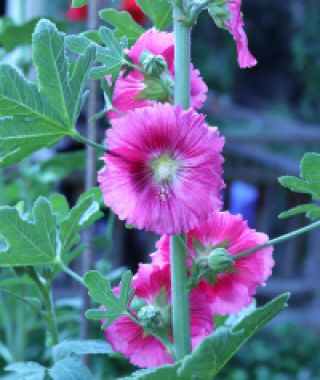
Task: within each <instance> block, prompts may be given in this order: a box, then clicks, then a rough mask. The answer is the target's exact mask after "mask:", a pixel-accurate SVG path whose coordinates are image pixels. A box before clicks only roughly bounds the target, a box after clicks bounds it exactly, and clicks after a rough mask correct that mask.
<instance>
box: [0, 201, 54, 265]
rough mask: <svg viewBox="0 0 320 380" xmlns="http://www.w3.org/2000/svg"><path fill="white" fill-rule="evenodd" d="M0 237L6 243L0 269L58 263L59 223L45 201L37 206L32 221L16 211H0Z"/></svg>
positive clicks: (1, 254)
mask: <svg viewBox="0 0 320 380" xmlns="http://www.w3.org/2000/svg"><path fill="white" fill-rule="evenodd" d="M0 234H1V235H2V236H3V238H4V239H5V241H6V243H7V247H6V248H5V249H1V250H0V266H25V265H43V264H50V263H53V262H54V260H55V255H56V248H57V242H58V234H57V229H56V219H55V216H54V214H53V210H52V208H51V205H50V203H49V201H48V200H47V199H46V198H43V197H40V198H39V199H38V200H37V201H36V202H35V204H34V207H33V211H32V217H31V221H29V220H26V219H25V218H24V217H23V216H21V215H20V213H19V211H18V209H17V208H15V207H2V208H0Z"/></svg>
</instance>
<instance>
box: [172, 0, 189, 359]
mask: <svg viewBox="0 0 320 380" xmlns="http://www.w3.org/2000/svg"><path fill="white" fill-rule="evenodd" d="M188 4H189V0H181V1H179V2H175V3H174V4H173V19H174V21H173V23H174V24H173V26H174V35H175V78H174V81H175V94H174V98H175V104H176V105H181V106H182V107H183V108H184V109H188V108H189V107H190V63H191V28H190V26H188V25H185V24H183V23H182V21H181V20H182V19H183V17H184V15H185V14H184V9H185V7H187V6H188ZM170 257H171V284H172V290H171V298H172V325H173V341H174V347H175V353H176V357H177V359H178V360H180V359H182V358H184V357H185V356H186V355H188V354H189V353H190V352H191V338H190V337H191V332H190V298H189V292H188V290H187V285H188V265H187V256H186V254H185V253H184V246H183V245H182V244H181V241H180V237H179V236H171V237H170Z"/></svg>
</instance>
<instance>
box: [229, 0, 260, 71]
mask: <svg viewBox="0 0 320 380" xmlns="http://www.w3.org/2000/svg"><path fill="white" fill-rule="evenodd" d="M227 8H228V9H229V12H230V18H229V19H228V20H227V21H225V25H226V26H227V28H228V30H229V31H230V33H231V34H232V36H233V38H234V39H235V41H236V44H237V50H238V63H239V66H240V67H241V68H247V67H253V66H255V65H256V64H257V60H256V59H255V58H254V56H253V55H252V54H251V53H250V51H249V49H248V38H247V35H246V33H245V31H244V21H243V15H242V13H241V0H230V1H228V2H227Z"/></svg>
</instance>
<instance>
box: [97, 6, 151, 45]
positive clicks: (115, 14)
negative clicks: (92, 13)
mask: <svg viewBox="0 0 320 380" xmlns="http://www.w3.org/2000/svg"><path fill="white" fill-rule="evenodd" d="M99 14H100V18H101V19H102V20H103V21H105V22H107V23H108V24H110V25H112V26H114V27H115V30H114V35H115V36H116V37H118V38H120V37H126V38H128V43H129V46H131V45H132V44H134V43H135V42H136V41H137V39H138V38H139V37H140V36H141V34H142V33H143V32H144V29H143V28H142V26H140V25H139V24H137V23H136V22H135V21H134V20H133V18H132V16H131V15H130V13H128V12H120V11H117V10H116V9H113V8H107V9H102V10H101V11H100V13H99Z"/></svg>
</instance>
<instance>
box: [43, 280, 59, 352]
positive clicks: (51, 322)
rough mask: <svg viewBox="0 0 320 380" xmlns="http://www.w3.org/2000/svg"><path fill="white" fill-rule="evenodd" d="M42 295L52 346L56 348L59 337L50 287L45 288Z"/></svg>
mask: <svg viewBox="0 0 320 380" xmlns="http://www.w3.org/2000/svg"><path fill="white" fill-rule="evenodd" d="M41 293H42V297H43V303H44V307H45V310H46V312H45V318H46V321H47V324H48V329H49V333H50V337H51V345H52V346H55V345H56V344H58V343H59V337H58V329H57V324H56V316H55V311H54V306H53V300H52V293H51V289H50V288H49V287H46V286H44V287H43V288H42V290H41Z"/></svg>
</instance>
